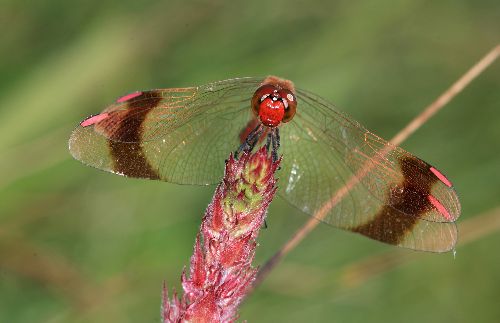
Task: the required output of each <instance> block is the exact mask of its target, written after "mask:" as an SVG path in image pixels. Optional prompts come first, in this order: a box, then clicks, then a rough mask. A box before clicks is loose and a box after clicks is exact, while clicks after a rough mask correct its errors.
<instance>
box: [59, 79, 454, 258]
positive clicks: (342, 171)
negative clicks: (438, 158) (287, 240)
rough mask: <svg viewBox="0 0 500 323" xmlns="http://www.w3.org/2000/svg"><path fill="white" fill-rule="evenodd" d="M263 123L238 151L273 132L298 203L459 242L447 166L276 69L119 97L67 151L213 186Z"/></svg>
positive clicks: (354, 227) (358, 221)
mask: <svg viewBox="0 0 500 323" xmlns="http://www.w3.org/2000/svg"><path fill="white" fill-rule="evenodd" d="M249 105H250V106H249ZM297 105H299V109H297ZM259 127H260V128H262V129H263V130H262V131H261V132H257V135H256V136H255V138H254V139H255V140H254V141H253V142H251V143H252V145H248V146H245V148H247V149H249V150H251V149H258V148H260V147H261V146H262V145H265V144H268V145H269V141H267V142H266V140H262V139H263V138H264V137H265V136H266V134H268V135H269V134H273V135H272V136H271V137H272V138H274V139H273V140H274V141H272V145H273V149H272V151H276V150H277V147H278V146H279V147H280V148H279V153H280V154H282V155H283V159H282V162H281V170H280V171H279V172H278V176H279V177H280V182H279V183H280V185H279V186H280V187H279V194H280V195H281V196H282V197H283V198H284V199H285V200H287V201H288V202H289V203H290V204H292V205H293V206H295V207H297V208H299V209H300V210H302V211H303V212H305V213H307V214H309V215H311V216H314V217H316V218H318V219H319V220H321V221H323V222H325V223H328V224H330V225H332V226H335V227H338V228H341V229H345V230H349V231H352V232H356V233H359V234H362V235H364V236H367V237H369V238H372V239H374V240H378V241H381V242H385V243H388V244H392V245H396V246H400V247H405V248H411V249H415V250H425V251H434V252H442V251H448V250H450V249H452V248H453V247H454V245H455V243H456V240H457V229H456V225H455V223H454V221H455V220H456V219H457V218H458V217H459V215H460V211H461V209H460V202H459V200H458V197H457V194H456V193H455V190H454V189H453V186H452V183H451V182H450V181H449V180H448V179H447V178H446V177H445V175H443V174H442V173H441V172H440V171H438V170H437V168H435V167H433V166H431V165H429V164H428V163H426V162H424V161H423V160H421V159H419V158H418V157H416V156H414V155H412V154H410V153H408V152H407V151H405V150H403V149H402V148H400V147H396V146H392V145H391V144H390V143H388V142H387V141H385V140H384V139H382V138H380V137H378V136H377V135H375V134H373V133H371V132H370V131H368V130H367V129H366V128H364V127H363V126H362V125H361V124H359V123H358V122H356V121H355V120H353V119H352V118H351V117H349V116H347V115H346V114H344V113H342V112H340V111H338V110H337V109H336V108H335V107H334V106H333V105H332V104H331V103H330V102H328V101H326V100H324V99H322V98H321V97H319V96H317V95H314V94H312V93H310V92H307V91H304V90H301V89H296V88H295V87H294V86H293V84H292V82H290V81H286V80H283V79H280V78H277V77H274V76H270V77H267V78H239V79H232V80H226V81H220V82H215V83H211V84H207V85H202V86H197V87H190V88H172V89H157V90H150V91H142V92H135V93H132V94H128V95H125V96H123V97H121V98H119V99H118V100H117V101H115V102H114V103H113V104H111V105H109V106H108V107H107V108H106V109H104V111H102V112H101V113H100V114H98V115H95V116H91V117H89V118H87V119H85V120H84V121H82V122H81V123H80V124H79V125H78V126H77V127H76V129H75V130H74V131H73V133H72V134H71V138H70V140H69V148H70V152H71V154H72V155H73V157H74V158H75V159H77V160H80V161H81V162H83V163H84V164H87V165H89V166H93V167H96V168H98V169H101V170H105V171H108V172H112V173H116V174H119V175H123V176H129V177H135V178H146V179H155V180H162V181H168V182H172V183H181V184H215V183H217V182H219V180H220V179H221V178H222V175H223V171H224V163H223V161H224V160H226V158H227V156H228V154H229V153H230V152H231V151H234V149H235V148H237V147H238V146H240V147H241V145H242V141H244V142H246V141H249V137H250V134H252V129H254V128H259ZM254 135H255V133H254Z"/></svg>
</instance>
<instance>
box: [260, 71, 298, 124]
mask: <svg viewBox="0 0 500 323" xmlns="http://www.w3.org/2000/svg"><path fill="white" fill-rule="evenodd" d="M294 92H295V90H294V87H293V83H292V82H290V81H287V80H283V79H280V78H278V77H276V76H269V77H267V78H266V79H265V80H264V82H262V85H261V86H260V87H259V88H258V89H257V90H256V91H255V93H254V95H253V97H252V111H253V112H254V114H255V115H256V116H258V117H259V119H260V121H261V122H262V124H264V125H265V126H267V127H271V128H274V127H277V126H279V125H280V123H281V122H288V121H290V120H292V118H293V116H294V115H295V111H296V109H297V99H296V98H295V94H294Z"/></svg>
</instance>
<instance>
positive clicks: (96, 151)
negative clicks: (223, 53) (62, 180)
mask: <svg viewBox="0 0 500 323" xmlns="http://www.w3.org/2000/svg"><path fill="white" fill-rule="evenodd" d="M261 80H262V79H254V78H241V79H232V80H226V81H221V82H217V83H212V84H208V85H204V86H199V87H192V88H183V89H163V90H152V91H146V92H136V93H132V94H129V95H127V96H125V97H122V98H120V99H118V100H117V101H116V102H115V103H113V104H112V105H110V106H109V107H107V108H106V109H105V110H104V111H103V112H102V113H100V114H99V115H97V116H93V117H91V118H88V119H86V120H84V121H82V122H81V123H80V125H79V126H78V127H77V128H76V129H75V130H74V131H73V133H72V135H71V138H70V140H69V146H70V151H71V153H72V155H73V157H75V158H76V159H77V160H80V161H81V162H83V163H84V164H87V165H89V166H93V167H96V168H99V169H102V170H105V171H108V172H112V173H117V174H120V175H124V176H130V177H137V178H148V179H157V180H163V181H168V182H173V183H180V184H213V183H217V182H218V181H219V180H220V178H222V175H223V171H224V163H221V161H224V160H225V159H226V158H227V157H228V155H229V153H230V152H231V151H234V150H235V149H236V148H237V147H238V146H239V144H240V138H239V135H240V132H241V130H242V128H243V127H244V126H245V125H246V124H247V123H248V121H249V120H250V119H251V118H252V115H251V111H250V99H251V97H252V95H253V92H254V91H255V89H256V88H257V87H258V85H259V84H260V82H261Z"/></svg>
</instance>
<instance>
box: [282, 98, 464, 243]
mask: <svg viewBox="0 0 500 323" xmlns="http://www.w3.org/2000/svg"><path fill="white" fill-rule="evenodd" d="M297 102H298V103H299V106H300V110H299V109H298V111H297V114H296V116H295V117H294V119H293V120H292V121H291V122H290V123H289V124H285V125H284V126H283V127H282V128H281V147H282V153H283V155H284V157H283V165H282V173H281V174H282V175H281V176H284V177H285V178H284V181H282V182H281V183H282V185H281V188H280V190H281V191H280V193H281V195H282V196H283V197H284V198H285V199H287V200H288V201H289V202H290V203H291V204H293V205H295V206H297V207H298V208H299V209H301V210H303V211H304V212H306V213H308V214H311V215H313V216H315V217H316V218H318V219H320V220H322V221H324V222H326V223H329V224H331V225H333V226H336V227H339V228H342V229H347V230H350V231H353V232H357V233H360V234H363V235H365V236H368V237H370V238H372V239H375V240H379V241H382V242H385V243H389V244H393V245H398V246H402V247H406V248H411V249H416V250H426V251H447V250H450V249H451V248H453V246H454V245H455V243H456V239H457V231H456V225H455V224H454V223H453V221H455V220H456V218H457V217H458V216H459V214H460V203H459V201H458V198H457V195H456V193H455V191H454V190H453V188H452V187H451V183H450V182H449V181H448V180H447V179H446V178H445V177H444V175H442V174H441V173H440V172H439V171H437V170H436V169H435V168H433V167H432V166H430V165H429V164H427V163H425V162H424V161H422V160H420V159H418V158H417V157H415V156H413V155H411V154H410V153H408V152H406V151H404V150H403V149H401V148H399V147H394V146H391V145H390V144H389V143H388V142H386V141H385V140H383V139H381V138H379V137H377V136H376V135H374V134H372V133H370V132H369V131H368V130H366V129H365V128H364V127H363V126H361V125H360V124H359V123H357V122H355V121H353V120H352V119H351V118H349V117H348V116H347V115H345V114H343V113H341V112H339V111H337V110H336V109H335V108H334V107H333V105H331V104H330V103H328V102H326V101H325V100H324V99H321V98H320V97H317V96H315V95H313V94H311V93H308V92H305V91H302V90H297ZM346 187H348V189H346Z"/></svg>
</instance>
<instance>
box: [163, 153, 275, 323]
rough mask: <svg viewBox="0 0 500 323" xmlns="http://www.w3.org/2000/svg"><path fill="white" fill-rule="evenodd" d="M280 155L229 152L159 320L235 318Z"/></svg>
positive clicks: (250, 277) (248, 285)
mask: <svg viewBox="0 0 500 323" xmlns="http://www.w3.org/2000/svg"><path fill="white" fill-rule="evenodd" d="M279 163H280V161H279V160H278V161H274V162H273V160H272V158H271V156H269V154H268V153H267V151H266V149H265V148H262V149H260V150H258V151H257V152H255V153H253V154H251V153H244V154H242V155H241V156H240V158H239V159H235V158H234V157H233V156H230V157H229V159H228V160H227V162H226V170H225V174H224V178H223V180H222V181H221V182H220V184H219V185H218V186H217V188H216V190H215V193H214V196H213V199H212V202H211V203H210V205H209V206H208V207H207V210H206V211H205V215H204V217H203V220H202V223H201V227H200V232H199V235H198V237H197V238H196V242H195V246H194V250H193V255H192V257H191V263H190V271H189V277H186V274H185V273H183V275H182V279H181V280H182V287H183V289H184V296H183V297H182V299H181V300H179V299H178V298H177V295H175V294H174V295H173V297H172V300H171V301H170V300H168V295H167V292H166V290H165V291H164V297H163V310H162V321H163V322H181V321H182V322H184V321H189V322H234V321H235V320H236V319H237V308H238V306H239V304H240V303H241V301H242V300H243V298H244V297H245V295H246V293H247V292H248V291H249V290H250V289H251V285H252V283H253V281H254V280H255V277H256V275H257V270H256V269H255V268H253V267H252V261H253V259H254V255H255V248H256V246H257V243H256V242H255V239H256V238H257V237H258V234H259V231H260V228H261V227H262V226H263V225H264V220H265V217H266V213H267V208H268V206H269V204H270V203H271V201H272V199H273V197H274V194H275V193H276V189H277V187H276V178H275V177H274V174H275V172H276V170H277V169H278V166H279Z"/></svg>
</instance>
